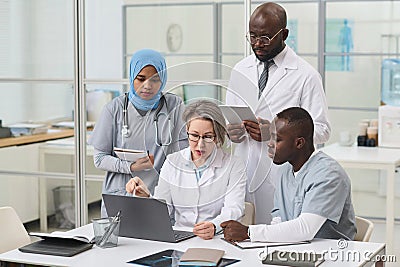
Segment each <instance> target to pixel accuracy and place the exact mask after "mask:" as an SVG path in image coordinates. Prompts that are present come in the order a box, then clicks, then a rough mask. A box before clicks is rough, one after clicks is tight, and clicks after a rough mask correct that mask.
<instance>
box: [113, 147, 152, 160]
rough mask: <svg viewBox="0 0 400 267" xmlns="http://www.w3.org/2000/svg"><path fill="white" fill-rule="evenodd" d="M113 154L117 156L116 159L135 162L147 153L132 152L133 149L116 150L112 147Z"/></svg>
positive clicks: (141, 151) (140, 151) (116, 148)
mask: <svg viewBox="0 0 400 267" xmlns="http://www.w3.org/2000/svg"><path fill="white" fill-rule="evenodd" d="M114 152H115V154H117V157H118V158H120V159H122V160H126V161H132V162H135V161H137V160H138V159H140V158H144V157H146V156H147V152H146V151H143V150H134V149H126V148H118V147H114Z"/></svg>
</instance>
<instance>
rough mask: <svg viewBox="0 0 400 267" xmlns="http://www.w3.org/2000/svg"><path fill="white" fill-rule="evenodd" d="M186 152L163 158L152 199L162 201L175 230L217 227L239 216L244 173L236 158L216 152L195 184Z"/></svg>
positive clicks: (241, 209) (241, 211) (242, 206)
mask: <svg viewBox="0 0 400 267" xmlns="http://www.w3.org/2000/svg"><path fill="white" fill-rule="evenodd" d="M188 155H190V150H189V148H186V149H183V150H181V151H178V152H175V153H173V154H171V155H168V156H167V159H166V161H165V162H164V165H163V167H162V168H161V173H160V179H159V181H158V185H157V186H156V188H155V191H154V197H155V198H160V199H164V200H166V202H167V204H168V205H169V210H170V216H171V217H173V218H174V219H175V226H181V227H193V226H194V224H196V223H198V222H202V221H210V222H212V223H213V224H214V225H215V226H216V227H217V231H218V230H219V229H220V223H222V222H224V221H227V220H238V219H240V218H241V217H242V216H243V212H244V198H245V185H246V172H245V167H244V165H243V162H242V161H241V160H240V159H238V158H237V157H235V156H233V155H230V154H228V153H225V152H224V151H223V150H222V149H217V151H216V155H215V158H214V159H213V161H212V162H210V165H209V167H208V168H207V169H205V170H204V172H203V175H202V176H201V178H200V179H199V180H198V181H197V178H196V173H195V171H194V169H193V165H192V161H191V160H190V159H188Z"/></svg>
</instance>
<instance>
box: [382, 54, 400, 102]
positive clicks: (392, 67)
mask: <svg viewBox="0 0 400 267" xmlns="http://www.w3.org/2000/svg"><path fill="white" fill-rule="evenodd" d="M381 86H382V87H381V100H382V102H383V103H384V104H386V105H391V106H400V59H384V60H383V62H382V83H381Z"/></svg>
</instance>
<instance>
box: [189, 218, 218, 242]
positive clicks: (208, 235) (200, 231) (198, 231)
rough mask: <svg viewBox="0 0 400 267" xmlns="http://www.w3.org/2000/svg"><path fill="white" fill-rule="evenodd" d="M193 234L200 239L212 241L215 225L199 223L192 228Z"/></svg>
mask: <svg viewBox="0 0 400 267" xmlns="http://www.w3.org/2000/svg"><path fill="white" fill-rule="evenodd" d="M193 233H194V234H195V235H197V236H198V237H200V238H202V239H205V240H207V239H212V238H213V237H214V234H215V225H214V224H213V223H212V222H199V223H196V224H195V225H194V227H193Z"/></svg>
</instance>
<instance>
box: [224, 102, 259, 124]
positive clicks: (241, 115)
mask: <svg viewBox="0 0 400 267" xmlns="http://www.w3.org/2000/svg"><path fill="white" fill-rule="evenodd" d="M219 108H220V109H221V111H222V114H224V117H225V119H226V120H227V121H228V122H229V123H230V124H241V123H242V121H255V122H256V121H257V118H256V115H255V114H254V113H253V111H252V110H251V108H250V107H249V106H230V105H219Z"/></svg>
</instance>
